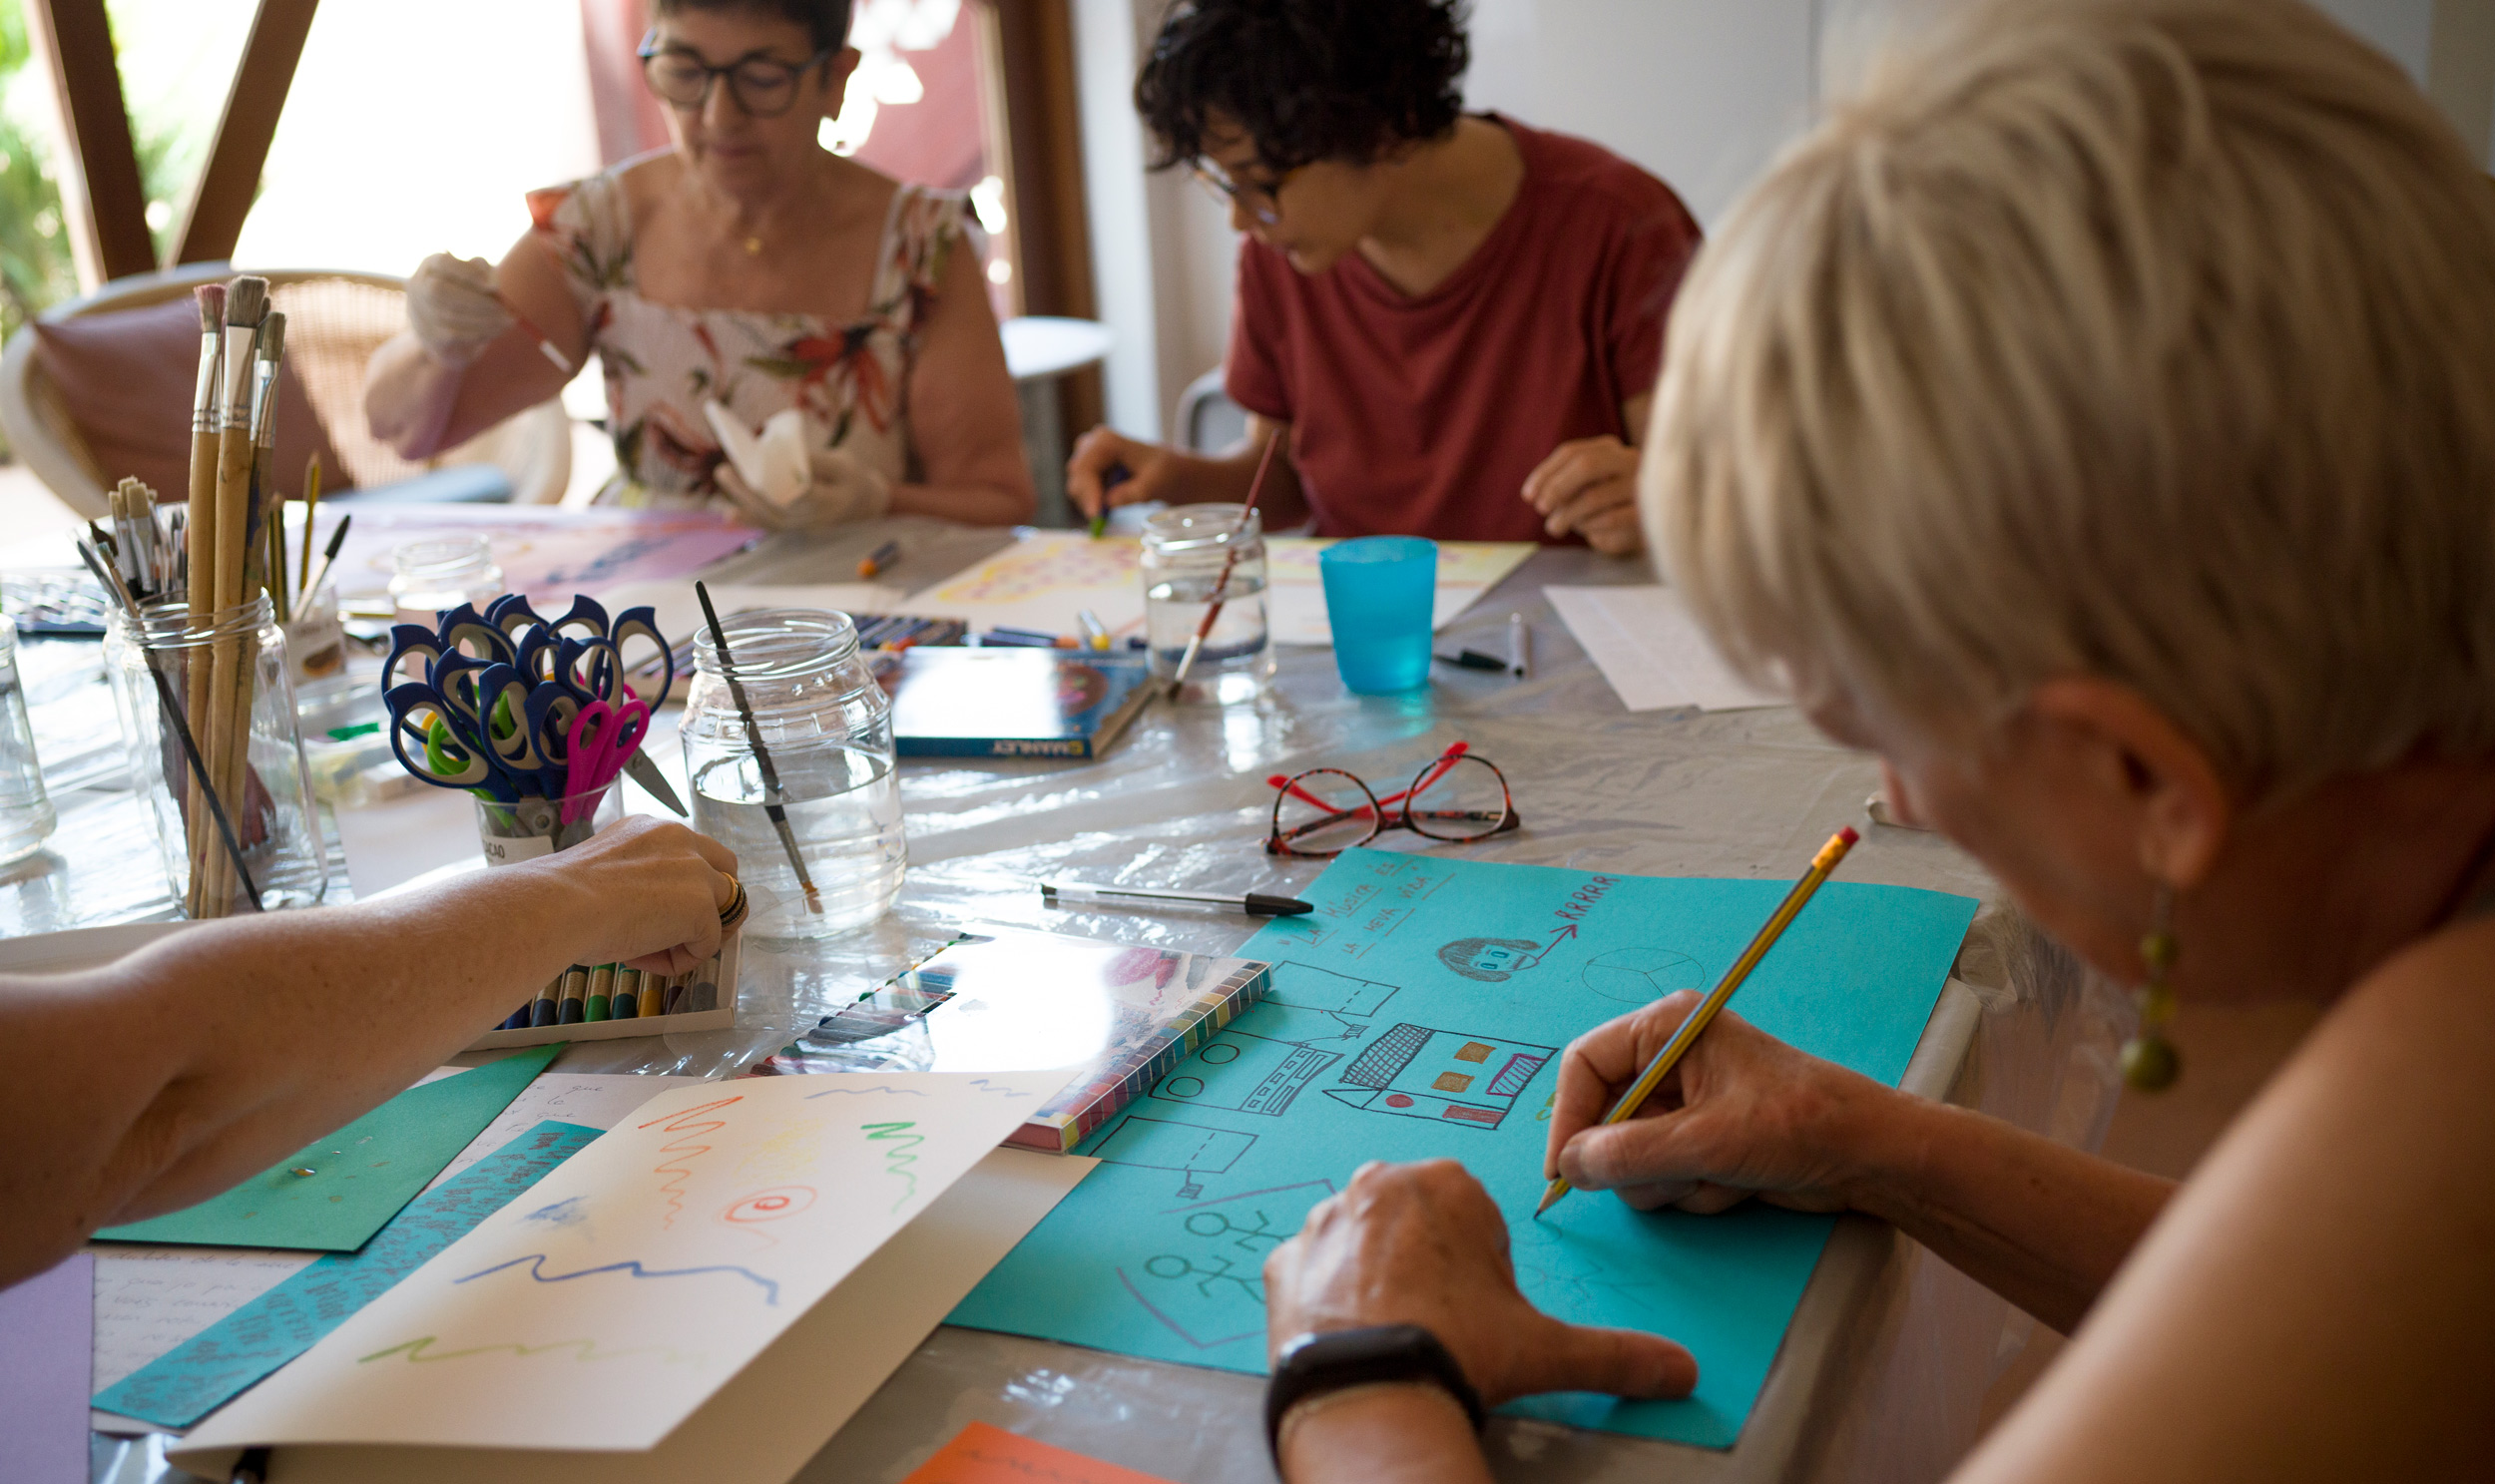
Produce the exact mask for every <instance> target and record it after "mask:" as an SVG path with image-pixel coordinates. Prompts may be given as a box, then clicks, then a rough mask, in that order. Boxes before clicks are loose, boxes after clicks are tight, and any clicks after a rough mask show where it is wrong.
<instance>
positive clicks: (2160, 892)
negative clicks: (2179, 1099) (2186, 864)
mask: <svg viewBox="0 0 2495 1484" xmlns="http://www.w3.org/2000/svg"><path fill="white" fill-rule="evenodd" d="M2175 951H2176V950H2175V888H2174V887H2172V886H2169V885H2167V884H2166V883H2165V882H2163V881H2161V882H2159V883H2158V888H2157V905H2156V906H2155V907H2154V908H2152V909H2151V911H2150V926H2149V932H2148V935H2147V936H2146V937H2143V938H2142V939H2141V940H2140V957H2141V959H2142V960H2143V961H2145V962H2146V963H2147V964H2148V966H2149V979H2148V982H2147V983H2145V984H2143V985H2141V986H2140V988H2139V989H2138V990H2136V991H2134V993H2133V996H2132V997H2133V999H2134V1000H2135V1001H2136V1002H2137V1003H2138V1004H2139V1006H2140V1030H2139V1032H2138V1033H2137V1034H2135V1035H2134V1036H2133V1037H2132V1038H2131V1039H2130V1040H2129V1041H2126V1042H2124V1043H2123V1081H2124V1082H2125V1083H2126V1084H2128V1085H2130V1086H2132V1087H2135V1088H2138V1089H2139V1090H2140V1091H2142V1092H2144V1093H2162V1092H2164V1091H2166V1090H2167V1089H2168V1088H2170V1087H2173V1086H2174V1085H2175V1079H2177V1078H2179V1077H2181V1076H2182V1075H2183V1056H2182V1054H2181V1053H2180V1052H2178V1051H2176V1050H2175V1043H2174V1042H2172V1041H2169V1040H2167V1039H2166V1023H2167V1022H2168V1021H2170V1020H2172V1019H2174V1018H2175V988H2174V986H2173V985H2172V984H2171V983H2169V982H2168V976H2169V975H2171V974H2172V973H2173V972H2174V969H2175Z"/></svg>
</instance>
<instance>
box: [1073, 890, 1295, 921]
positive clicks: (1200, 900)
mask: <svg viewBox="0 0 2495 1484" xmlns="http://www.w3.org/2000/svg"><path fill="white" fill-rule="evenodd" d="M1040 898H1041V900H1043V901H1045V902H1047V903H1048V904H1049V905H1050V906H1052V907H1053V906H1056V905H1059V904H1060V903H1063V902H1098V903H1101V904H1103V905H1109V906H1114V905H1116V904H1117V903H1118V902H1120V901H1143V902H1192V903H1196V904H1198V905H1201V906H1208V907H1228V908H1230V909H1231V910H1232V911H1234V912H1244V913H1246V914H1247V915H1248V916H1250V917H1298V916H1301V915H1303V914H1306V913H1309V912H1313V911H1315V910H1316V907H1315V905H1314V904H1313V903H1310V902H1303V901H1300V900H1298V899H1297V898H1295V897H1287V896H1266V895H1264V894H1263V893H1262V892H1256V891H1250V892H1248V893H1246V894H1245V895H1233V894H1231V893H1228V892H1220V891H1162V890H1158V889H1156V888H1153V887H1147V886H1087V885H1085V884H1084V883H1082V882H1080V881H1042V882H1041V883H1040Z"/></svg>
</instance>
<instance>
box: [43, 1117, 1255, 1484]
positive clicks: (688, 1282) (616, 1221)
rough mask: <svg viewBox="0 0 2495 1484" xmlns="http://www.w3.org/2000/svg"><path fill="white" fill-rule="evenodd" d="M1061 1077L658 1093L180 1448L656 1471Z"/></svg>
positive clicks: (987, 1206) (1244, 1257) (995, 1182)
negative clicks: (518, 1459) (235, 1442)
mask: <svg viewBox="0 0 2495 1484" xmlns="http://www.w3.org/2000/svg"><path fill="white" fill-rule="evenodd" d="M1070 1075H1072V1074H1071V1073H1070V1072H1064V1071H1060V1072H1054V1073H1034V1074H1028V1075H1025V1074H1017V1073H1011V1072H997V1073H989V1074H985V1080H986V1082H987V1083H988V1084H989V1087H988V1088H973V1087H970V1086H968V1083H969V1082H970V1079H969V1078H968V1077H965V1076H961V1075H957V1074H945V1073H881V1074H875V1075H870V1076H866V1077H842V1078H832V1077H812V1078H795V1077H786V1078H776V1077H775V1078H763V1079H759V1080H757V1081H752V1082H741V1083H738V1084H736V1085H735V1086H733V1087H722V1086H716V1085H699V1084H697V1085H690V1086H681V1087H675V1088H671V1089H669V1090H667V1091H665V1092H662V1093H660V1094H659V1095H658V1096H657V1097H656V1098H654V1099H652V1100H651V1102H650V1103H649V1104H648V1105H647V1106H646V1107H644V1108H643V1109H642V1110H641V1111H639V1112H637V1113H635V1114H633V1115H632V1116H631V1117H630V1118H628V1119H626V1120H624V1121H623V1122H622V1123H621V1124H620V1125H619V1126H618V1127H616V1128H614V1129H612V1130H609V1131H608V1132H607V1133H606V1134H605V1135H604V1136H603V1137H598V1138H594V1139H588V1140H582V1141H578V1144H577V1147H579V1149H580V1152H579V1153H578V1154H577V1155H574V1156H573V1157H572V1158H571V1159H569V1160H566V1161H564V1162H563V1163H562V1164H561V1165H559V1166H556V1167H555V1168H554V1169H552V1170H551V1171H549V1172H547V1173H546V1174H545V1175H544V1178H543V1179H540V1180H537V1181H534V1182H532V1183H529V1184H526V1185H523V1186H521V1187H519V1188H518V1189H516V1190H510V1191H502V1192H498V1193H497V1194H498V1195H500V1196H502V1197H503V1199H501V1200H497V1201H495V1202H494V1203H493V1208H492V1214H491V1215H486V1216H484V1217H483V1219H482V1220H481V1221H479V1222H477V1223H476V1225H475V1227H474V1228H473V1230H470V1231H468V1232H467V1233H466V1234H465V1235H464V1236H461V1237H457V1238H456V1239H455V1240H450V1241H448V1242H447V1243H446V1244H444V1245H442V1246H441V1247H440V1249H439V1251H438V1254H436V1255H434V1256H433V1257H432V1258H431V1260H429V1261H426V1262H424V1263H423V1265H421V1266H418V1267H416V1268H415V1269H414V1270H413V1271H409V1272H407V1273H406V1274H405V1275H404V1276H403V1277H401V1278H400V1279H399V1280H398V1281H397V1282H396V1283H395V1285H393V1286H391V1287H389V1288H388V1289H387V1290H386V1291H382V1292H379V1293H377V1294H376V1295H374V1296H373V1297H372V1298H371V1299H370V1301H369V1302H366V1303H364V1304H363V1306H362V1307H361V1308H360V1309H359V1310H357V1311H356V1312H355V1313H353V1314H352V1316H350V1317H348V1318H346V1319H345V1320H344V1322H342V1323H341V1324H339V1325H338V1327H336V1328H335V1329H334V1330H332V1331H331V1332H330V1333H329V1334H328V1335H327V1336H326V1337H325V1338H322V1339H320V1340H319V1341H318V1342H316V1343H314V1344H312V1345H311V1346H310V1348H308V1349H305V1350H304V1351H303V1352H302V1353H301V1355H300V1357H299V1360H300V1363H299V1364H295V1365H289V1366H287V1367H285V1368H284V1369H282V1370H280V1371H278V1372H277V1374H276V1375H274V1376H271V1377H269V1378H268V1379H267V1380H263V1381H261V1382H260V1383H259V1384H258V1385H257V1386H255V1387H253V1388H252V1389H251V1390H250V1391H248V1392H246V1393H245V1394H243V1395H242V1396H240V1397H237V1398H236V1399H235V1400H234V1401H233V1402H231V1403H229V1404H228V1405H227V1406H226V1407H225V1408H224V1409H223V1410H221V1411H219V1412H218V1413H217V1414H216V1415H214V1416H212V1417H210V1418H208V1419H207V1421H206V1423H205V1424H204V1425H203V1427H202V1430H201V1431H200V1432H198V1433H194V1434H193V1435H192V1436H193V1437H194V1438H200V1437H209V1438H214V1437H217V1436H220V1435H223V1434H225V1433H234V1432H240V1431H248V1432H250V1433H251V1434H254V1435H253V1436H251V1437H250V1438H249V1439H248V1440H247V1442H246V1444H245V1445H246V1446H249V1445H256V1444H261V1443H263V1442H265V1443H269V1444H276V1445H284V1446H291V1445H292V1444H293V1443H294V1442H299V1441H304V1440H306V1439H307V1435H308V1434H309V1433H317V1434H318V1435H319V1436H320V1437H322V1438H328V1439H336V1438H340V1437H344V1436H350V1435H351V1436H352V1437H353V1439H354V1441H356V1442H357V1443H372V1444H408V1445H413V1446H419V1447H435V1448H439V1447H482V1448H542V1449H553V1450H586V1451H593V1452H612V1451H617V1450H641V1449H648V1448H650V1447H653V1446H655V1445H657V1444H658V1443H659V1442H660V1440H661V1439H663V1438H665V1437H666V1436H667V1435H668V1434H669V1433H670V1432H671V1431H672V1430H673V1429H675V1428H676V1427H678V1426H680V1425H682V1424H683V1423H684V1421H685V1420H686V1418H687V1417H688V1416H690V1415H691V1414H692V1413H693V1412H694V1410H695V1409H696V1408H697V1407H700V1406H701V1405H703V1403H704V1401H705V1400H706V1398H709V1397H710V1396H712V1395H713V1393H715V1392H716V1391H717V1390H718V1389H719V1388H720V1387H721V1386H723V1385H725V1384H727V1383H728V1382H729V1381H730V1380H731V1379H732V1378H734V1377H735V1376H737V1375H738V1374H739V1373H740V1372H741V1371H742V1370H744V1369H745V1368H746V1367H747V1366H748V1365H749V1363H751V1362H752V1361H753V1360H754V1358H755V1357H756V1356H758V1355H760V1354H761V1353H762V1352H763V1351H764V1350H765V1349H767V1348H768V1347H769V1346H771V1345H772V1344H773V1343H774V1342H775V1341H776V1340H777V1339H778V1338H779V1337H780V1336H781V1335H782V1334H783V1333H784V1332H786V1330H787V1328H788V1326H789V1325H790V1324H791V1323H794V1322H796V1321H797V1320H798V1319H799V1318H800V1317H802V1316H803V1315H805V1314H806V1313H807V1312H808V1311H810V1310H812V1309H814V1308H815V1306H816V1305H817V1304H818V1303H819V1302H820V1300H821V1299H822V1298H823V1296H824V1295H825V1293H826V1292H828V1291H830V1290H831V1288H832V1287H833V1286H834V1285H835V1284H837V1283H839V1282H841V1281H843V1280H844V1279H846V1278H848V1277H849V1276H851V1275H852V1274H854V1273H856V1272H857V1271H858V1268H859V1264H861V1263H863V1262H866V1261H868V1260H869V1259H870V1258H871V1257H872V1256H873V1255H874V1254H875V1253H876V1252H877V1251H878V1250H879V1249H881V1248H884V1247H885V1246H886V1245H887V1243H889V1242H890V1241H891V1240H893V1239H894V1238H895V1237H897V1236H898V1235H899V1234H900V1233H901V1232H902V1231H903V1230H904V1228H905V1227H906V1226H907V1225H908V1223H909V1222H910V1220H911V1219H912V1218H914V1217H916V1216H918V1215H919V1214H920V1213H921V1212H923V1211H925V1210H926V1209H927V1208H928V1207H929V1206H930V1205H931V1204H933V1203H934V1202H936V1201H937V1200H938V1199H939V1198H941V1197H943V1196H944V1195H945V1194H946V1193H947V1192H948V1191H949V1190H952V1189H953V1188H954V1187H955V1184H956V1182H958V1181H960V1180H962V1179H963V1178H964V1177H965V1176H968V1175H969V1174H970V1173H971V1172H972V1170H973V1168H974V1167H976V1166H978V1165H980V1163H981V1162H982V1161H984V1160H985V1159H987V1158H988V1156H990V1155H991V1154H992V1153H993V1152H994V1151H995V1149H996V1147H997V1145H998V1144H999V1143H1000V1142H1001V1141H1002V1140H1003V1139H1004V1138H1005V1136H1006V1135H1007V1134H1010V1133H1011V1132H1013V1130H1014V1129H1016V1128H1017V1127H1019V1126H1020V1125H1021V1124H1022V1123H1023V1122H1024V1121H1025V1119H1027V1118H1028V1116H1029V1113H1030V1109H1031V1107H1032V1106H1033V1103H1034V1101H1037V1102H1042V1103H1044V1102H1046V1101H1047V1100H1048V1099H1049V1098H1050V1097H1052V1096H1053V1095H1055V1094H1056V1093H1057V1092H1058V1090H1059V1089H1060V1088H1061V1087H1063V1085H1064V1084H1065V1082H1066V1080H1067V1078H1068V1077H1069V1076H1070ZM835 1085H836V1086H835ZM990 1089H997V1091H991V1090H990ZM1015 1093H1021V1094H1025V1095H1027V1096H1026V1097H1020V1098H1017V1097H1013V1096H1012V1095H1013V1094H1015ZM580 1132H582V1133H587V1132H589V1131H587V1130H582V1131H580ZM1032 1158H1037V1157H1032ZM1003 1163H1004V1164H1005V1166H1006V1167H1007V1170H1006V1176H1005V1177H996V1176H991V1177H990V1178H989V1190H988V1191H986V1192H982V1193H980V1194H979V1195H978V1196H977V1198H976V1199H977V1200H979V1201H980V1202H981V1203H982V1204H981V1205H979V1206H977V1207H975V1208H970V1209H972V1210H975V1211H978V1212H981V1213H984V1212H987V1211H989V1210H991V1209H998V1210H1002V1209H1003V1208H1002V1207H1001V1206H1000V1205H999V1203H998V1202H997V1200H996V1198H995V1195H994V1194H993V1193H994V1192H995V1191H996V1189H997V1188H998V1187H999V1186H1001V1185H1002V1184H1003V1181H1004V1179H1005V1178H1010V1179H1011V1180H1012V1181H1013V1183H1014V1184H1017V1185H1019V1184H1022V1183H1024V1182H1025V1181H1026V1180H1028V1179H1036V1178H1042V1177H1037V1176H1036V1175H1035V1174H1033V1173H1031V1172H1022V1173H1015V1172H1014V1171H1013V1169H1012V1167H1013V1166H1014V1165H1015V1163H1016V1162H1013V1161H1006V1162H1003ZM1048 1163H1052V1164H1053V1163H1055V1162H1053V1161H1052V1162H1048ZM1045 1178H1046V1179H1050V1180H1059V1179H1061V1178H1060V1177H1055V1176H1049V1177H1045ZM1061 1188H1062V1187H1061ZM513 1197H516V1198H517V1199H516V1200H514V1199H510V1198H513ZM1013 1199H1014V1200H1015V1201H1020V1200H1022V1199H1024V1198H1023V1197H1022V1196H1021V1195H1019V1194H1016V1195H1015V1196H1014V1197H1013ZM573 1214H578V1215H579V1216H581V1217H582V1218H583V1219H582V1220H577V1221H573V1220H569V1218H570V1217H571V1216H572V1215H573ZM671 1217H674V1218H676V1220H674V1221H673V1222H672V1223H671V1222H670V1220H669V1219H670V1218H671ZM981 1219H982V1220H984V1219H985V1217H984V1216H982V1218H981ZM1173 1220H1176V1219H1173ZM1241 1221H1242V1224H1243V1225H1246V1226H1249V1227H1252V1226H1253V1225H1254V1223H1253V1219H1252V1218H1249V1217H1247V1216H1243V1217H1242V1218H1241ZM980 1239H981V1240H983V1241H984V1240H989V1239H991V1238H989V1237H981V1238H980ZM1168 1249H1169V1250H1171V1251H1174V1252H1188V1251H1191V1250H1192V1249H1193V1248H1191V1247H1190V1246H1186V1245H1179V1246H1172V1247H1169V1248H1168ZM1160 1250H1162V1247H1160V1246H1155V1247H1154V1248H1153V1249H1152V1251H1155V1252H1157V1251H1160ZM1233 1250H1234V1253H1235V1255H1236V1256H1237V1257H1238V1258H1239V1259H1240V1261H1241V1262H1242V1263H1243V1264H1248V1265H1252V1264H1251V1263H1250V1259H1249V1257H1248V1253H1247V1252H1245V1251H1239V1250H1237V1249H1236V1248H1234V1249H1233ZM1145 1255H1150V1253H1146V1254H1145ZM1140 1263H1141V1258H1140V1257H1139V1258H1138V1269H1139V1271H1140ZM905 1280H908V1281H915V1280H917V1279H915V1278H907V1279H905ZM945 1280H948V1281H949V1280H950V1279H945ZM1153 1281H1156V1282H1158V1281H1159V1280H1158V1279H1154V1280H1153ZM1172 1286H1175V1285H1172ZM1184 1296H1185V1298H1189V1299H1192V1298H1194V1296H1195V1295H1193V1294H1192V1293H1187V1294H1185V1295H1184ZM0 1343H5V1342H4V1341H0ZM844 1358H845V1357H844ZM417 1361H423V1362H426V1363H424V1364H416V1363H414V1362H417ZM439 1361H455V1362H458V1363H454V1364H438V1363H434V1362H439ZM589 1361H595V1362H597V1363H596V1364H588V1363H586V1362H589ZM358 1362H361V1363H358ZM204 1446H218V1445H216V1444H213V1443H212V1444H206V1445H204ZM5 1452H6V1449H5V1446H0V1454H5ZM7 1474H8V1469H7V1466H6V1464H4V1463H0V1477H6V1476H7ZM221 1477H222V1476H221Z"/></svg>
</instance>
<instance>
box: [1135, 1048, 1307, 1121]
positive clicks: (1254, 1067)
mask: <svg viewBox="0 0 2495 1484" xmlns="http://www.w3.org/2000/svg"><path fill="white" fill-rule="evenodd" d="M1341 1060H1342V1053H1340V1052H1338V1051H1316V1050H1312V1049H1310V1048H1308V1047H1305V1046H1295V1045H1293V1044H1291V1043H1290V1042H1288V1041H1273V1040H1268V1039H1266V1038H1265V1037H1263V1036H1251V1035H1249V1034H1248V1033H1247V1032H1245V1031H1230V1030H1225V1031H1219V1032H1216V1033H1215V1034H1214V1035H1213V1036H1211V1037H1209V1038H1207V1040H1206V1041H1205V1044H1204V1045H1202V1046H1200V1047H1198V1048H1197V1049H1196V1065H1195V1066H1194V1067H1193V1068H1183V1069H1181V1070H1180V1071H1178V1072H1175V1073H1172V1074H1171V1075H1170V1076H1168V1077H1166V1078H1163V1079H1162V1082H1161V1086H1159V1087H1157V1088H1155V1089H1153V1096H1154V1097H1156V1098H1159V1099H1162V1100H1163V1101H1165V1102H1172V1103H1188V1104H1192V1105H1194V1106H1196V1107H1200V1108H1230V1109H1235V1110H1237V1111H1238V1112H1241V1113H1253V1114H1259V1115H1261V1116H1263V1117H1265V1118H1280V1117H1281V1116H1282V1115H1283V1114H1285V1113H1287V1112H1289V1111H1290V1105H1291V1103H1292V1102H1293V1101H1294V1100H1295V1099H1297V1098H1298V1096H1299V1094H1300V1093H1301V1092H1302V1091H1304V1090H1305V1089H1306V1088H1307V1086H1308V1084H1309V1083H1311V1082H1314V1081H1315V1080H1316V1079H1317V1078H1318V1077H1319V1076H1320V1075H1322V1074H1323V1073H1324V1071H1325V1069H1326V1068H1328V1067H1330V1066H1332V1065H1334V1063H1336V1062H1339V1061H1341Z"/></svg>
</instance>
